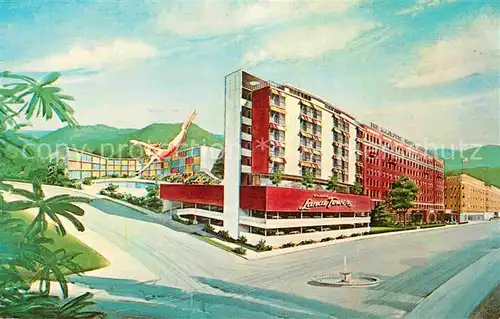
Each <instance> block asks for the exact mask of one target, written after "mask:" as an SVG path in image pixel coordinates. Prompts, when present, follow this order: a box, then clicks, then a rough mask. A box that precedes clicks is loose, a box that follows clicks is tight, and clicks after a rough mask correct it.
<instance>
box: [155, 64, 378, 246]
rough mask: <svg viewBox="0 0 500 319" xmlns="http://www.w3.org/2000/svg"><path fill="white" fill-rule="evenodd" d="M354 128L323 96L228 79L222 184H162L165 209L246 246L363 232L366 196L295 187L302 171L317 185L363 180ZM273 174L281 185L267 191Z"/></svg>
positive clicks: (245, 77)
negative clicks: (332, 179)
mask: <svg viewBox="0 0 500 319" xmlns="http://www.w3.org/2000/svg"><path fill="white" fill-rule="evenodd" d="M358 127H359V124H358V123H357V122H356V121H355V119H354V118H353V117H352V116H351V115H350V114H348V113H347V112H345V111H343V110H341V109H339V108H338V107H336V106H334V105H332V104H330V103H329V102H327V101H326V100H324V99H322V98H319V97H317V96H314V95H312V94H311V93H308V92H306V91H304V90H302V89H299V88H297V87H294V86H291V85H288V84H275V83H273V82H270V81H266V80H263V79H261V78H258V77H256V76H254V75H251V74H249V73H247V72H243V71H236V72H234V73H231V74H229V75H228V76H226V79H225V152H224V182H223V184H224V185H223V186H213V187H212V186H211V187H207V186H201V187H197V186H187V185H181V186H180V185H162V186H161V195H160V196H161V197H162V198H163V199H165V201H166V202H165V204H166V209H173V210H175V212H176V213H177V214H179V215H184V216H189V217H190V218H196V219H197V220H198V221H200V220H201V221H204V222H206V221H208V222H210V223H211V224H212V225H214V226H216V227H220V228H222V229H225V230H227V231H228V232H229V234H230V236H231V237H233V238H237V237H238V236H240V235H244V236H246V237H247V238H248V240H249V242H250V243H256V242H258V241H259V240H261V239H264V240H266V242H267V243H268V244H271V245H272V246H279V245H281V244H283V243H287V242H297V243H298V242H300V241H302V240H304V239H315V240H319V239H322V238H326V237H338V236H341V235H345V236H348V235H351V234H353V233H363V232H367V231H369V212H370V210H371V202H370V199H369V198H368V197H367V196H362V195H354V194H345V193H338V192H328V191H324V190H319V189H318V190H304V189H300V188H301V186H300V180H301V178H302V175H303V174H304V173H306V172H311V173H312V174H313V175H314V177H315V179H316V184H318V185H324V184H326V182H327V180H328V179H329V178H330V176H332V175H335V176H337V178H338V180H339V182H340V183H341V184H342V185H344V186H348V185H353V184H354V183H355V182H356V180H360V181H361V180H362V175H361V173H360V171H359V169H358V167H360V166H361V165H359V164H361V163H362V162H361V160H362V157H361V156H360V154H361V153H360V152H359V151H358V150H357V144H356V140H357V136H356V134H357V132H358ZM357 163H359V164H358V165H357ZM278 169H279V170H282V171H283V179H284V180H283V182H282V184H281V185H279V187H276V186H270V185H271V181H270V176H271V175H272V173H273V172H274V171H275V170H278Z"/></svg>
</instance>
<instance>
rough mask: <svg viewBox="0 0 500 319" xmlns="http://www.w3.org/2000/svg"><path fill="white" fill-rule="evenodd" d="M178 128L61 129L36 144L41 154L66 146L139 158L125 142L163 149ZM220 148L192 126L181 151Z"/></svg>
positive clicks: (220, 141)
mask: <svg viewBox="0 0 500 319" xmlns="http://www.w3.org/2000/svg"><path fill="white" fill-rule="evenodd" d="M181 125H182V124H180V123H176V124H170V123H156V124H151V125H148V126H146V127H144V128H143V129H123V128H115V127H111V126H107V125H90V126H78V127H64V128H61V129H58V130H56V131H53V132H50V133H49V134H46V135H44V136H42V137H41V138H39V139H38V141H39V143H41V144H44V145H45V146H44V147H43V148H41V150H45V149H50V150H51V151H52V152H54V151H55V150H56V148H57V146H58V145H68V146H70V147H74V148H77V149H82V150H85V151H87V152H91V153H95V154H100V155H103V156H108V157H138V156H142V150H141V149H140V148H139V147H137V146H133V145H130V144H129V143H128V141H130V140H139V141H143V142H146V143H162V145H163V146H164V147H165V146H166V145H167V144H168V143H169V142H170V141H171V140H172V139H173V138H174V137H175V136H176V135H177V134H178V133H179V131H180V128H181ZM223 144H224V139H223V138H220V137H218V136H216V135H215V134H212V133H210V132H208V131H207V130H205V129H203V128H201V127H200V126H198V125H197V124H194V123H193V124H191V126H190V127H189V130H188V134H187V137H186V140H185V142H184V144H183V146H182V149H184V148H189V147H193V146H197V145H207V146H212V147H216V148H222V147H223ZM47 146H49V147H47ZM45 152H47V151H45ZM42 155H46V154H42Z"/></svg>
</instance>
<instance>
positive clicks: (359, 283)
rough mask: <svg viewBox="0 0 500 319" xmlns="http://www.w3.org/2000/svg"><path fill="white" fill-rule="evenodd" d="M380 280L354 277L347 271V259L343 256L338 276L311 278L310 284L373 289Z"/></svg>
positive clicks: (327, 275) (328, 275) (369, 277)
mask: <svg viewBox="0 0 500 319" xmlns="http://www.w3.org/2000/svg"><path fill="white" fill-rule="evenodd" d="M379 283H380V279H378V278H377V277H372V276H355V275H353V273H352V272H350V271H347V258H346V257H345V256H344V271H342V272H339V273H338V274H325V275H321V276H317V277H314V278H312V280H311V284H313V285H319V286H329V287H373V286H376V285H378V284H379Z"/></svg>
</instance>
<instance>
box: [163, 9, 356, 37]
mask: <svg viewBox="0 0 500 319" xmlns="http://www.w3.org/2000/svg"><path fill="white" fill-rule="evenodd" d="M360 1H361V0H350V1H325V2H313V1H285V2H283V1H261V2H253V3H249V2H238V3H230V2H211V1H206V2H205V3H203V4H200V3H189V2H188V3H183V4H179V5H177V6H169V7H168V8H165V9H164V10H160V12H159V14H158V16H157V23H158V26H159V27H160V28H161V29H164V30H167V31H170V32H172V33H175V34H179V35H188V36H192V35H216V34H229V33H236V32H238V31H241V30H243V29H245V28H250V27H257V26H262V25H270V24H273V23H279V22H283V21H289V20H294V19H297V18H304V17H306V16H309V15H316V14H327V13H335V12H337V13H341V12H345V11H346V10H348V9H349V8H351V7H352V6H355V5H357V4H358V2H360Z"/></svg>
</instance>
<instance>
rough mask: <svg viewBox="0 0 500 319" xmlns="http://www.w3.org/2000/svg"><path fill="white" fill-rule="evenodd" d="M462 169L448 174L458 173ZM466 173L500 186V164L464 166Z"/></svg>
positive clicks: (447, 173) (447, 174)
mask: <svg viewBox="0 0 500 319" xmlns="http://www.w3.org/2000/svg"><path fill="white" fill-rule="evenodd" d="M460 173H461V170H454V171H450V172H446V176H453V175H458V174H460ZM464 173H465V174H468V175H470V176H472V177H475V178H477V179H480V180H482V181H484V182H485V183H487V184H490V185H494V186H496V187H500V166H498V167H475V168H464Z"/></svg>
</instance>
